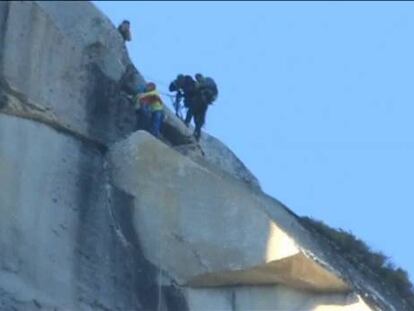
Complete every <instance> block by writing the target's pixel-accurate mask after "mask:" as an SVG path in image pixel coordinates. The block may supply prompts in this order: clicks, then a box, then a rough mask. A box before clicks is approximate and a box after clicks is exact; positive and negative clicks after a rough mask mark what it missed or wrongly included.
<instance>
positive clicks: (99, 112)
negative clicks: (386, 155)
mask: <svg viewBox="0 0 414 311" xmlns="http://www.w3.org/2000/svg"><path fill="white" fill-rule="evenodd" d="M143 83H145V81H144V80H143V79H142V77H141V75H140V74H139V72H138V71H137V70H136V69H135V67H134V66H133V65H132V64H131V62H130V60H129V57H128V55H127V51H126V48H125V46H124V45H123V42H122V39H121V37H120V35H119V34H118V32H117V30H116V29H115V28H114V26H113V25H112V24H111V23H110V21H109V20H108V19H107V18H106V17H105V16H103V15H102V14H101V13H100V12H99V11H98V10H97V9H96V8H95V7H94V6H93V5H92V4H90V3H88V2H42V1H25V2H23V1H19V2H17V1H16V2H0V183H1V185H2V186H1V187H0V249H1V253H0V310H145V311H148V310H169V311H172V310H179V311H181V310H183V311H186V310H232V311H239V310H246V311H247V310H284V311H287V310H292V311H293V310H301V311H302V310H315V311H323V310H350V311H351V310H354V311H356V310H358V311H361V310H362V311H363V310H398V311H400V310H409V308H407V307H406V306H405V305H404V304H403V303H401V302H400V301H399V300H398V297H397V298H396V297H394V296H392V294H390V293H388V292H384V291H381V287H378V286H377V284H374V283H372V282H369V280H365V279H364V278H363V276H361V275H360V274H358V273H357V272H356V271H355V270H354V269H353V268H352V266H349V265H348V264H347V263H346V262H344V261H343V260H342V259H341V258H340V255H338V254H334V252H332V250H330V249H327V248H325V247H324V246H323V244H321V243H320V241H316V240H314V239H313V238H312V237H311V235H310V232H308V231H307V230H306V229H305V228H303V227H302V226H301V224H300V222H299V221H298V219H297V217H296V215H294V214H293V213H292V212H291V211H289V210H288V209H286V208H285V207H284V206H283V205H282V204H280V202H277V201H276V200H274V199H272V198H270V197H268V196H266V195H265V194H263V193H262V192H261V190H260V185H259V183H258V181H257V179H256V178H255V177H254V176H253V174H252V173H251V172H250V171H249V170H248V169H247V168H246V167H245V166H244V164H243V163H242V162H241V161H240V160H239V159H238V158H237V157H236V156H235V155H234V154H233V153H232V152H231V151H230V150H229V149H228V148H227V147H226V146H225V145H224V144H222V143H221V142H220V141H218V140H217V139H215V138H214V137H211V136H208V135H207V134H205V135H204V138H203V139H202V141H201V144H200V145H197V144H195V143H194V141H193V139H192V138H191V133H190V131H189V130H188V129H187V128H185V126H183V125H182V123H181V122H180V121H179V120H178V119H176V118H175V117H174V116H173V115H172V114H171V113H170V112H169V111H167V113H168V114H169V118H168V121H167V124H166V125H165V128H164V131H163V141H164V142H161V141H158V140H156V139H154V138H153V137H152V136H150V135H149V134H146V133H144V132H135V133H134V132H133V131H134V129H135V126H136V124H135V118H134V112H133V109H132V105H131V102H130V98H129V96H128V95H130V94H131V93H132V92H133V91H134V90H135V89H136V88H137V87H139V86H142V84H143ZM366 302H369V305H367V304H366Z"/></svg>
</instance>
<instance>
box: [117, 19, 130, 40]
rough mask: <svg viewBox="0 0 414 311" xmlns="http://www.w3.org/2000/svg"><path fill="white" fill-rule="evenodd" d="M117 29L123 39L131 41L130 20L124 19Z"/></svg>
mask: <svg viewBox="0 0 414 311" xmlns="http://www.w3.org/2000/svg"><path fill="white" fill-rule="evenodd" d="M118 31H119V33H120V34H121V36H122V38H123V39H124V41H131V29H130V22H129V21H128V20H124V21H123V22H122V23H121V24H120V25H119V26H118Z"/></svg>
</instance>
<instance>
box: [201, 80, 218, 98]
mask: <svg viewBox="0 0 414 311" xmlns="http://www.w3.org/2000/svg"><path fill="white" fill-rule="evenodd" d="M202 93H203V97H204V99H205V100H206V101H207V102H208V103H209V104H211V103H213V102H214V101H215V100H216V99H217V96H218V89H217V84H216V82H215V81H214V80H213V79H212V78H210V77H206V78H204V81H203V85H202Z"/></svg>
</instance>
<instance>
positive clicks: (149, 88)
mask: <svg viewBox="0 0 414 311" xmlns="http://www.w3.org/2000/svg"><path fill="white" fill-rule="evenodd" d="M156 88H157V86H156V85H155V83H153V82H149V83H147V85H146V90H145V93H142V94H140V95H139V96H138V103H137V104H138V107H137V108H138V110H141V111H142V112H143V113H142V115H143V116H144V119H146V118H150V120H149V121H150V122H149V123H150V124H149V131H150V133H151V134H152V135H154V136H155V137H157V138H159V137H160V134H161V128H162V124H163V122H164V103H163V102H162V99H161V97H160V94H159V93H158V91H157V90H156ZM144 122H146V121H144Z"/></svg>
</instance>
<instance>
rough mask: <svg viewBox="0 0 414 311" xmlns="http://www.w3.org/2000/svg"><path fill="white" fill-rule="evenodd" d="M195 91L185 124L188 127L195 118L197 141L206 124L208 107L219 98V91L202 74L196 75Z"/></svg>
mask: <svg viewBox="0 0 414 311" xmlns="http://www.w3.org/2000/svg"><path fill="white" fill-rule="evenodd" d="M195 77H196V81H197V82H196V83H195V90H194V91H193V93H192V94H193V95H192V97H191V100H190V101H189V106H188V110H187V115H186V118H185V121H184V122H185V124H186V125H187V126H188V125H189V124H190V122H191V118H192V117H194V124H195V129H194V137H195V138H196V139H197V141H199V140H200V137H201V128H202V127H203V125H204V123H205V118H206V113H207V108H208V105H210V104H212V103H213V101H214V100H215V99H216V98H217V94H218V90H217V85H216V83H215V82H214V80H213V79H211V78H209V77H206V78H205V77H203V75H201V74H196V75H195Z"/></svg>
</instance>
